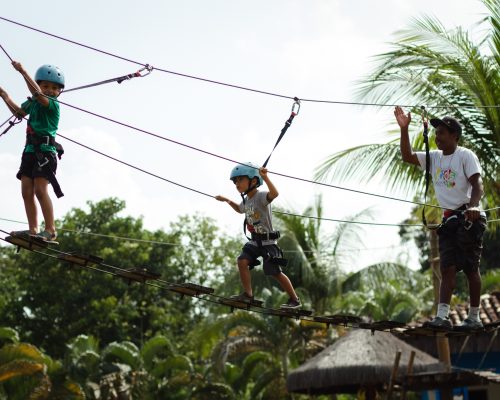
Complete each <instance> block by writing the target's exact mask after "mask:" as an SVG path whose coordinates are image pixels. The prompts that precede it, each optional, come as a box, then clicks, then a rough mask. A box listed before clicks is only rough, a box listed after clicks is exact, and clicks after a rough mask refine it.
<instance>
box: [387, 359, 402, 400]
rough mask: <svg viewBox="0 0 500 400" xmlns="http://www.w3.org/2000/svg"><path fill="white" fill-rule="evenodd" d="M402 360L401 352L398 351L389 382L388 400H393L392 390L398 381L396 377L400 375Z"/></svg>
mask: <svg viewBox="0 0 500 400" xmlns="http://www.w3.org/2000/svg"><path fill="white" fill-rule="evenodd" d="M400 359H401V352H400V351H398V352H397V353H396V357H395V358H394V365H393V367H392V373H391V380H390V381H389V388H388V389H387V400H391V399H392V388H393V386H394V381H395V380H396V376H397V375H398V369H399V360H400Z"/></svg>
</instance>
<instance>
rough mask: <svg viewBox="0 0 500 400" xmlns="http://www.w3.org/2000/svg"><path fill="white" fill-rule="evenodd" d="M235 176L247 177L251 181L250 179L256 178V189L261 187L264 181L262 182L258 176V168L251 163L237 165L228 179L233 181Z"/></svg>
mask: <svg viewBox="0 0 500 400" xmlns="http://www.w3.org/2000/svg"><path fill="white" fill-rule="evenodd" d="M237 176H248V179H250V180H252V178H257V187H259V186H260V185H262V184H263V183H264V181H263V180H262V176H260V174H259V167H257V166H256V165H255V164H252V163H251V162H247V163H246V164H238V165H237V166H236V167H234V168H233V169H232V171H231V175H230V177H229V179H231V180H233V179H234V178H236V177H237Z"/></svg>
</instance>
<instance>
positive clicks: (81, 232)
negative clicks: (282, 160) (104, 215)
mask: <svg viewBox="0 0 500 400" xmlns="http://www.w3.org/2000/svg"><path fill="white" fill-rule="evenodd" d="M0 221H5V222H13V223H16V224H22V225H28V223H27V222H25V221H17V220H14V219H9V218H2V217H0ZM57 230H58V231H63V232H68V233H72V234H75V235H80V236H81V235H87V236H96V237H101V238H108V239H114V240H124V241H127V242H137V243H145V244H153V245H161V246H172V247H198V248H200V249H206V248H207V247H206V246H202V245H199V244H196V243H189V244H182V243H172V242H163V241H159V240H150V239H138V238H133V237H129V236H117V235H107V234H104V233H96V232H90V231H84V230H76V229H68V228H64V227H57ZM396 248H406V246H405V245H391V246H382V247H361V248H346V249H345V250H344V251H341V252H340V253H338V252H335V254H334V255H343V254H351V253H352V252H359V251H372V250H387V249H396ZM283 252H284V253H290V254H292V253H317V252H316V251H314V250H283ZM319 254H320V255H327V256H328V255H331V252H330V251H326V250H321V251H319Z"/></svg>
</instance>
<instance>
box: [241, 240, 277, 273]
mask: <svg viewBox="0 0 500 400" xmlns="http://www.w3.org/2000/svg"><path fill="white" fill-rule="evenodd" d="M259 257H262V259H263V260H264V267H263V269H264V274H266V275H279V274H280V273H281V267H280V266H279V265H278V264H276V263H275V262H273V257H276V258H283V252H282V251H281V249H280V248H279V247H278V246H277V245H275V244H271V245H267V246H262V247H258V246H254V245H253V244H251V243H250V242H247V243H245V246H243V248H242V249H241V254H240V255H239V257H238V260H248V261H249V264H248V267H249V269H253V268H254V267H255V266H257V265H259V264H260V261H259V260H257V258H259Z"/></svg>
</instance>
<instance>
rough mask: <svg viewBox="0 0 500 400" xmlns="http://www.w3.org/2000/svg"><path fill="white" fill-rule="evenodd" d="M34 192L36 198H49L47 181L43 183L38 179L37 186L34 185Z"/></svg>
mask: <svg viewBox="0 0 500 400" xmlns="http://www.w3.org/2000/svg"><path fill="white" fill-rule="evenodd" d="M34 192H35V196H36V197H37V198H39V199H40V198H42V197H45V196H47V194H48V184H47V181H45V180H43V181H41V180H38V179H36V180H35V185H34Z"/></svg>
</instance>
